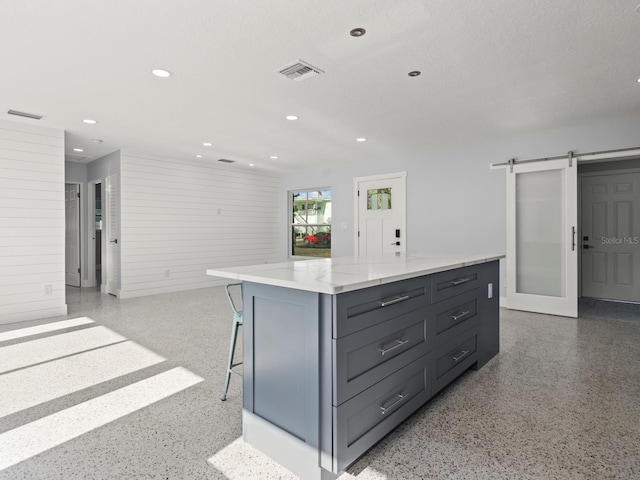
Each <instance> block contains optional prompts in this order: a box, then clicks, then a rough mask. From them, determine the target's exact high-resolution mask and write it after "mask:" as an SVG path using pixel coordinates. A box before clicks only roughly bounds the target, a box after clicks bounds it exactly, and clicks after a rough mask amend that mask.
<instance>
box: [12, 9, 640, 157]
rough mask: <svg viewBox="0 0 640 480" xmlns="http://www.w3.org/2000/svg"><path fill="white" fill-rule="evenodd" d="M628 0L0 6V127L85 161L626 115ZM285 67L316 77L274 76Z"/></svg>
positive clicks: (331, 148)
mask: <svg viewBox="0 0 640 480" xmlns="http://www.w3.org/2000/svg"><path fill="white" fill-rule="evenodd" d="M638 1H640V0H635V1H629V0H537V1H514V0H482V1H469V0H466V1H463V0H422V1H419V0H401V1H394V2H391V1H389V0H349V1H345V0H315V1H312V0H269V1H265V0H243V1H229V0H226V1H222V0H186V1H181V2H178V1H175V0H102V1H98V0H94V1H87V0H37V1H30V0H2V2H0V39H1V40H2V41H0V59H2V68H1V73H0V108H1V110H0V115H2V116H1V117H0V118H6V119H10V120H15V121H20V122H25V123H32V124H38V125H45V126H51V127H57V128H62V129H64V130H66V132H67V142H66V150H67V154H68V156H69V158H71V159H75V160H78V161H84V162H86V161H89V160H91V159H94V158H97V157H99V156H102V155H104V154H106V153H109V152H112V151H114V150H117V149H121V148H122V149H127V150H129V151H133V152H138V153H146V154H151V155H161V156H170V157H175V156H178V157H186V158H194V157H195V155H197V154H201V155H203V157H204V159H203V160H204V161H213V160H216V159H218V158H229V159H233V160H237V161H238V163H237V164H235V165H236V166H241V165H247V164H249V163H254V164H255V165H256V167H257V168H260V167H263V168H275V169H291V168H306V167H309V166H316V165H327V164H335V163H340V162H350V161H365V160H379V159H394V158H398V157H404V156H418V155H420V154H421V152H425V151H427V150H432V149H434V148H441V147H443V148H444V147H447V146H449V145H456V144H464V143H472V142H477V141H482V140H490V139H492V138H497V137H504V136H511V135H518V134H521V133H524V132H531V131H536V130H542V129H549V128H556V127H560V126H564V125H571V124H575V123H581V122H590V121H593V120H597V119H601V118H605V117H614V116H621V115H627V114H638V113H640V84H638V83H637V82H636V80H637V79H638V77H640V48H639V44H640V42H639V40H640V13H638V12H637V11H636V7H637V6H638ZM355 27H362V28H365V29H366V31H367V33H366V35H364V36H363V37H360V38H354V37H351V36H350V35H349V31H350V30H351V29H353V28H355ZM299 59H302V60H304V61H306V62H309V63H311V64H312V65H314V66H316V67H318V68H320V69H322V70H323V71H324V72H326V73H324V74H323V75H321V76H317V77H314V78H310V79H309V80H307V81H304V82H294V81H291V80H289V79H287V78H285V77H283V76H282V75H279V74H278V73H277V71H278V70H279V69H280V68H281V67H284V66H286V65H288V64H290V63H292V62H295V61H297V60H299ZM154 68H164V69H167V70H170V71H171V72H172V73H173V76H172V77H171V78H168V79H159V78H156V77H154V76H153V75H151V73H150V72H151V70H152V69H154ZM412 70H420V71H421V72H422V74H421V75H420V76H418V77H409V76H408V75H407V73H408V72H410V71H412ZM9 109H15V110H21V111H26V112H31V113H36V114H40V115H43V116H44V118H43V119H42V120H40V121H35V120H26V119H16V118H15V117H12V116H10V115H6V112H7V110H9ZM290 114H294V115H297V116H299V120H297V121H295V122H291V121H287V120H285V118H284V117H285V115H290ZM85 118H92V119H95V120H97V121H98V123H97V124H96V125H86V124H83V123H82V119H85ZM357 137H366V138H367V142H364V143H359V142H356V141H355V139H356V138H357ZM92 138H97V139H101V140H103V143H102V144H96V143H93V142H91V141H90V139H92ZM207 141H208V142H211V143H213V146H212V147H204V146H202V142H207ZM76 147H77V148H83V149H84V150H85V151H84V152H83V153H82V154H80V156H73V155H78V154H74V152H73V148H76ZM271 155H277V156H278V157H279V158H278V159H277V160H271V159H270V158H269V157H270V156H271Z"/></svg>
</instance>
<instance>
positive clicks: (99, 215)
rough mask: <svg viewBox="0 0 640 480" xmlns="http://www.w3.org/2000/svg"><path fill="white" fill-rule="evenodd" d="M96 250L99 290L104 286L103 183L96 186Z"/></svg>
mask: <svg viewBox="0 0 640 480" xmlns="http://www.w3.org/2000/svg"><path fill="white" fill-rule="evenodd" d="M93 218H94V223H93V225H94V227H93V228H94V230H93V231H94V235H93V242H94V249H95V254H94V255H93V263H94V265H95V279H96V286H98V288H99V287H100V286H101V285H102V183H96V184H95V185H94V215H93Z"/></svg>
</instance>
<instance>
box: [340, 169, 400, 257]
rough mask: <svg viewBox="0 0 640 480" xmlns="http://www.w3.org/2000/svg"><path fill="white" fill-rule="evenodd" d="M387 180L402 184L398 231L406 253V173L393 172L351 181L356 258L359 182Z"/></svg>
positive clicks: (355, 253)
mask: <svg viewBox="0 0 640 480" xmlns="http://www.w3.org/2000/svg"><path fill="white" fill-rule="evenodd" d="M387 179H394V180H395V179H399V180H400V181H401V182H403V184H404V188H403V191H404V198H402V199H401V200H402V202H403V203H404V215H403V216H402V219H401V225H400V229H401V231H402V232H404V245H405V252H406V251H407V248H406V247H407V239H408V235H407V234H408V232H407V172H406V170H405V171H402V172H395V173H383V174H379V175H369V176H366V177H355V178H354V179H353V219H354V228H353V252H354V255H355V256H356V257H357V256H359V255H360V242H359V230H360V209H359V208H358V191H359V190H360V183H361V182H369V181H372V180H387Z"/></svg>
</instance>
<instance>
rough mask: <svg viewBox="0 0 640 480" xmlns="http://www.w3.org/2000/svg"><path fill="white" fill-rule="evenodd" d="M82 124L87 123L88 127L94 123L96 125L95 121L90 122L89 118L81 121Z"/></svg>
mask: <svg viewBox="0 0 640 480" xmlns="http://www.w3.org/2000/svg"><path fill="white" fill-rule="evenodd" d="M82 121H83V122H84V123H88V124H90V125H93V124H94V123H98V122H96V121H95V120H91V119H90V118H85V119H84V120H82Z"/></svg>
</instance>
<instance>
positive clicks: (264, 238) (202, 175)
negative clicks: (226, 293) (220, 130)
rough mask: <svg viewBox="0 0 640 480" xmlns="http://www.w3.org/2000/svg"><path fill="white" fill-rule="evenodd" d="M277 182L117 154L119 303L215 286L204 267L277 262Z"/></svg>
mask: <svg viewBox="0 0 640 480" xmlns="http://www.w3.org/2000/svg"><path fill="white" fill-rule="evenodd" d="M280 196H281V190H280V186H279V178H278V176H277V175H274V174H272V173H268V172H264V171H259V170H253V169H242V168H241V167H238V166H236V165H221V164H215V163H212V162H211V161H203V160H198V159H193V160H184V159H166V158H149V157H145V156H140V155H134V154H128V153H126V152H124V151H123V152H122V154H121V208H120V211H121V248H122V250H121V252H122V260H121V261H122V283H121V290H120V291H121V298H127V297H135V296H141V295H149V294H156V293H164V292H170V291H178V290H189V289H195V288H204V287H208V286H212V285H222V284H225V283H227V282H228V280H225V279H214V278H213V277H208V276H207V275H206V274H205V271H206V269H207V268H212V267H221V266H228V265H243V264H244V265H250V264H256V263H264V262H272V261H278V260H280V257H279V253H280V250H281V244H282V243H283V242H284V241H285V240H284V239H285V238H286V237H285V231H284V230H281V229H280V220H281V219H282V217H283V215H284V212H283V211H282V210H280V208H279V202H278V200H279V198H280Z"/></svg>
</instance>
